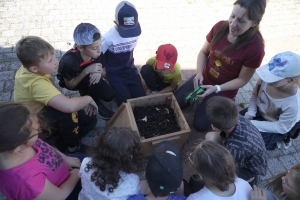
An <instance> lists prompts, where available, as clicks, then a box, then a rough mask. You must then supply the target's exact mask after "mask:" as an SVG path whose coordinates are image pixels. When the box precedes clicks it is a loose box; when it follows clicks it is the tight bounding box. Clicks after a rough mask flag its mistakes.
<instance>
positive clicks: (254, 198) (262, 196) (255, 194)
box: [250, 185, 267, 200]
mask: <svg viewBox="0 0 300 200" xmlns="http://www.w3.org/2000/svg"><path fill="white" fill-rule="evenodd" d="M250 200H267V195H266V191H265V190H264V189H261V188H259V187H256V185H253V190H252V191H251V193H250Z"/></svg>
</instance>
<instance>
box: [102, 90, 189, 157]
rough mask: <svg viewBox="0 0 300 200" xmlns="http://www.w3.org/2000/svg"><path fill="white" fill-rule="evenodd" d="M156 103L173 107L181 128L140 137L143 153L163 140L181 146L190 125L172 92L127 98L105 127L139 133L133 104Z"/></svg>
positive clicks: (144, 105)
mask: <svg viewBox="0 0 300 200" xmlns="http://www.w3.org/2000/svg"><path fill="white" fill-rule="evenodd" d="M158 104H168V105H170V106H171V108H173V109H174V113H175V116H176V119H177V123H178V125H179V126H180V128H181V130H180V131H178V132H174V133H168V134H165V135H160V136H156V137H152V138H148V139H145V138H144V137H141V143H142V148H143V152H144V155H145V156H147V155H150V154H151V153H152V150H153V147H154V146H155V145H156V144H157V143H159V142H161V141H164V140H171V141H173V142H175V143H176V144H177V145H178V146H179V147H181V146H182V145H183V144H184V143H185V142H186V140H187V138H188V136H189V134H190V127H189V125H188V123H187V122H186V120H185V117H184V115H183V114H182V111H181V109H180V107H179V105H178V103H177V101H176V99H175V97H174V95H173V93H171V92H170V93H165V94H155V95H150V96H144V97H139V98H135V99H129V100H127V103H123V104H122V105H121V106H120V107H119V108H118V110H117V111H116V113H115V114H114V116H113V117H112V118H111V119H110V120H109V121H108V122H107V124H106V127H105V128H106V129H109V128H110V127H123V128H131V129H132V130H133V131H135V132H136V133H137V134H139V135H140V133H139V130H138V128H137V125H136V122H135V119H134V115H133V109H134V107H135V106H142V107H147V106H152V105H158Z"/></svg>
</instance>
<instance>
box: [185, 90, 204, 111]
mask: <svg viewBox="0 0 300 200" xmlns="http://www.w3.org/2000/svg"><path fill="white" fill-rule="evenodd" d="M204 91H205V89H204V88H202V87H201V86H200V85H199V86H198V87H197V88H196V89H195V90H194V91H192V92H190V93H189V94H187V95H186V96H185V98H184V102H185V103H189V104H190V105H193V107H194V106H196V101H197V100H198V98H199V97H198V96H197V95H200V94H202V93H203V92H204Z"/></svg>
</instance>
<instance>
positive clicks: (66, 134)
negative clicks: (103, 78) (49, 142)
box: [39, 106, 97, 147]
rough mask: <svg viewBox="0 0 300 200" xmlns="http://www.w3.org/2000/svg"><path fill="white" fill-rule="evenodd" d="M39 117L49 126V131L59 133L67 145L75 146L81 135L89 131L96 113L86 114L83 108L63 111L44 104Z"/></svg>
mask: <svg viewBox="0 0 300 200" xmlns="http://www.w3.org/2000/svg"><path fill="white" fill-rule="evenodd" d="M39 117H40V118H41V120H42V121H44V122H46V123H47V125H48V127H50V130H51V133H53V134H54V135H55V134H59V135H60V136H61V138H62V140H63V143H64V144H65V145H66V146H67V147H76V146H78V145H79V141H80V140H81V138H82V137H83V136H85V135H86V134H87V133H88V132H90V131H91V130H92V129H93V128H94V127H95V125H96V123H97V118H96V115H92V116H88V115H86V114H85V112H84V110H79V111H77V112H74V113H63V112H60V111H58V110H56V109H54V108H52V107H49V106H45V107H44V108H43V109H42V110H41V111H40V112H39Z"/></svg>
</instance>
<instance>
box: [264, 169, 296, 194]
mask: <svg viewBox="0 0 300 200" xmlns="http://www.w3.org/2000/svg"><path fill="white" fill-rule="evenodd" d="M290 170H294V172H295V174H296V176H294V177H293V181H292V183H290V184H293V185H294V188H295V189H296V191H293V192H294V193H295V194H296V195H297V197H298V198H299V197H300V164H298V165H295V166H293V167H292V168H291V169H290ZM286 174H287V172H284V173H281V174H279V175H277V176H275V177H274V178H273V179H272V180H271V181H270V182H269V183H267V184H266V185H265V187H266V189H269V190H271V191H272V192H273V193H274V194H275V195H276V196H277V198H279V199H284V200H293V199H291V198H289V197H288V196H287V195H286V194H285V193H284V192H283V188H282V179H281V178H282V177H283V176H285V175H286Z"/></svg>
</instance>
